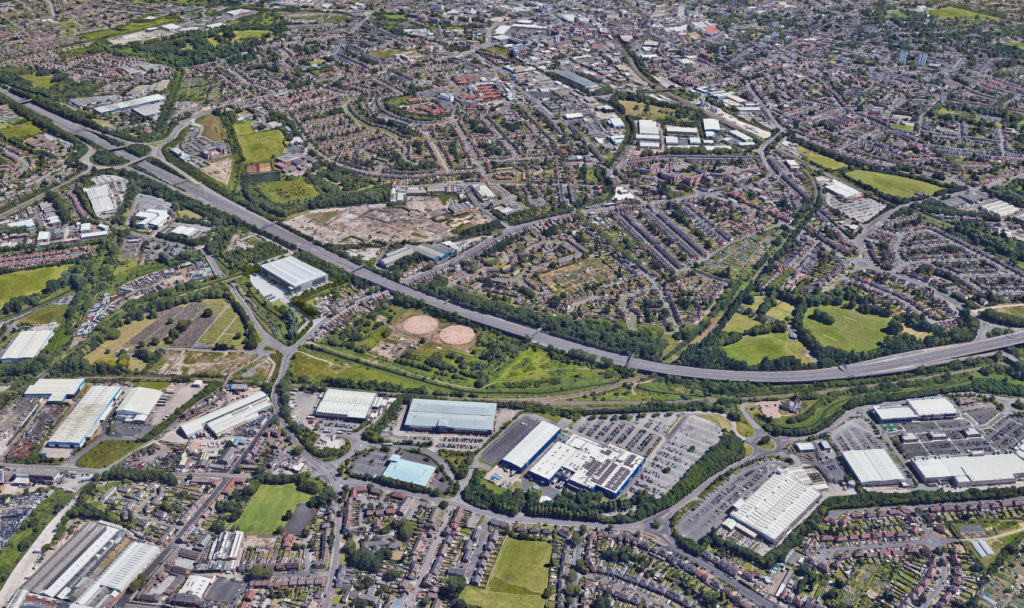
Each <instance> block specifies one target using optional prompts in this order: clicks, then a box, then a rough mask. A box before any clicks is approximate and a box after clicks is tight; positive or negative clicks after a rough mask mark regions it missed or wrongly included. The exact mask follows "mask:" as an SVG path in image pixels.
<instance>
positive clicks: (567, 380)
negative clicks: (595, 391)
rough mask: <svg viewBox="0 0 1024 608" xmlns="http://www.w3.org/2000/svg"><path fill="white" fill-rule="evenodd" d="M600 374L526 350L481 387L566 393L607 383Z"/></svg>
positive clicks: (538, 351) (541, 353)
mask: <svg viewBox="0 0 1024 608" xmlns="http://www.w3.org/2000/svg"><path fill="white" fill-rule="evenodd" d="M607 383H608V380H607V379H606V378H605V377H604V376H602V375H601V374H600V373H598V372H596V371H595V370H592V369H590V368H588V367H584V366H582V365H572V364H569V363H559V362H557V361H555V360H553V359H552V358H551V357H550V356H548V354H547V353H545V352H544V351H542V350H536V349H529V350H524V351H522V352H520V353H519V354H518V355H516V357H515V359H513V360H512V361H511V362H510V363H509V364H508V365H506V366H504V367H502V368H501V369H500V370H499V371H498V373H497V374H496V375H495V376H494V378H493V380H492V381H491V382H490V383H489V384H487V386H486V387H485V388H487V389H491V390H502V389H508V390H511V391H515V390H517V389H525V388H526V387H527V385H529V389H530V390H533V389H535V388H540V387H544V388H550V389H551V390H568V389H570V388H587V387H595V386H600V385H603V384H607Z"/></svg>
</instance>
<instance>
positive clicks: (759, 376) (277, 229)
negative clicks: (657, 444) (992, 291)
mask: <svg viewBox="0 0 1024 608" xmlns="http://www.w3.org/2000/svg"><path fill="white" fill-rule="evenodd" d="M0 93H4V94H7V95H9V96H12V97H17V96H13V95H12V94H11V93H10V92H9V91H6V90H5V89H2V88H0ZM25 105H26V107H27V108H28V109H29V110H31V111H34V112H36V113H38V114H40V115H42V116H45V117H47V118H49V119H51V120H53V121H54V122H55V123H56V124H57V125H58V126H60V127H61V128H63V129H65V130H68V131H70V132H73V133H75V134H76V135H79V136H81V137H82V138H84V139H86V140H88V141H89V142H90V143H92V144H94V145H97V146H99V147H101V148H104V149H107V150H114V149H116V148H117V146H115V145H113V144H111V143H110V142H108V141H106V140H105V139H103V138H101V137H99V136H97V135H96V134H95V133H93V132H92V131H91V130H89V129H88V128H86V127H84V126H82V125H79V124H77V123H74V122H72V121H69V120H67V119H65V118H63V117H61V116H58V115H56V114H54V113H52V112H49V111H47V110H45V109H43V108H41V107H39V106H37V105H36V104H34V103H31V102H29V103H26V104H25ZM118 153H119V154H121V155H122V156H123V157H124V158H126V159H128V160H131V161H136V160H137V157H135V156H134V155H132V154H130V153H128V152H127V151H124V150H119V151H118ZM132 169H133V170H136V171H139V170H141V171H143V172H145V173H147V174H149V175H150V176H152V177H154V178H156V179H157V180H159V181H161V182H163V183H165V184H166V185H168V186H169V187H171V188H174V189H176V190H178V191H180V192H183V193H184V194H187V195H188V196H191V197H193V198H195V199H196V200H199V201H203V202H204V203H206V204H207V205H210V206H211V207H213V208H215V209H218V210H220V211H223V212H225V213H228V214H230V215H233V216H235V217H237V218H239V219H241V220H243V221H244V222H246V223H248V224H249V225H250V226H252V227H253V228H254V229H255V230H257V231H260V232H263V233H265V234H268V235H270V236H272V237H274V238H275V239H277V240H279V241H281V242H284V243H287V244H289V245H291V246H292V247H294V248H296V249H297V250H299V251H304V252H306V253H309V254H311V255H313V256H315V257H317V258H319V259H320V260H322V261H324V262H326V263H327V264H330V265H332V266H335V267H337V268H340V269H342V270H344V271H346V272H348V273H350V274H353V275H355V276H358V277H360V278H362V279H364V280H366V281H368V282H370V283H373V284H375V285H378V286H380V287H382V288H384V289H387V290H388V291H390V292H392V293H400V294H402V295H405V296H407V297H410V298H413V299H415V300H418V301H419V302H421V303H423V304H425V305H427V306H431V307H434V308H437V309H439V310H442V311H444V312H447V313H450V314H453V315H457V316H459V317H461V318H463V319H465V320H466V321H469V322H471V323H476V324H478V325H482V326H485V327H489V328H491V329H495V330H498V331H501V332H504V333H507V334H510V335H513V336H517V337H520V338H523V339H528V340H532V341H533V342H535V343H537V344H540V345H543V346H548V347H551V348H556V349H559V350H563V351H570V350H580V351H584V352H587V353H590V354H592V355H594V356H596V357H607V358H608V359H610V360H611V361H612V362H613V363H615V364H617V365H622V366H626V367H630V368H633V369H635V370H637V371H642V372H650V373H658V374H664V375H668V376H679V377H686V378H699V379H704V380H723V381H733V382H761V383H768V384H793V383H803V382H821V381H829V380H851V379H855V378H866V377H874V376H885V375H890V374H894V373H899V372H905V371H911V370H914V369H917V368H919V367H927V366H932V365H940V364H942V363H947V362H949V361H952V360H955V359H960V358H964V357H971V356H977V355H981V354H985V353H990V352H994V351H997V350H1002V349H1004V348H1007V347H1011V346H1017V345H1020V344H1024V332H1014V333H1011V334H1008V335H1005V336H998V337H995V338H987V339H984V340H976V341H974V342H969V343H964V344H951V345H948V346H940V347H935V348H929V349H923V350H917V351H912V352H907V353H900V354H897V355H889V356H886V357H880V358H877V359H870V360H867V361H860V362H858V363H851V364H849V365H846V366H841V367H827V368H819V369H802V370H792V371H739V370H726V369H708V368H701V367H691V366H686V365H676V364H671V363H661V362H658V361H650V360H646V359H640V358H637V357H632V356H628V357H627V356H625V355H621V354H618V353H613V352H610V351H606V350H603V349H599V348H595V347H592V346H586V345H583V344H580V343H578V342H573V341H571V340H567V339H565V338H560V337H558V336H553V335H551V334H547V333H544V332H542V331H540V330H539V329H538V328H532V327H527V326H525V325H522V324H520V323H516V322H514V321H509V320H507V319H502V318H499V317H496V316H494V315H491V314H487V313H482V312H479V311H476V310H471V309H469V308H466V307H464V306H459V305H458V304H453V303H451V302H448V301H446V300H442V299H440V298H437V297H434V296H431V295H429V294H426V293H423V292H421V291H419V290H417V289H415V288H413V287H409V286H407V285H402V284H401V283H398V282H396V281H393V280H391V279H388V278H387V277H384V276H381V275H379V274H377V273H375V272H373V271H371V270H369V269H367V268H366V267H364V266H361V265H359V264H356V263H355V262H352V261H349V260H347V259H345V258H343V257H341V256H339V255H337V254H335V253H333V252H331V251H328V250H327V249H325V248H323V247H321V246H319V245H317V244H315V243H313V242H312V241H310V240H309V239H307V238H305V237H302V236H299V235H297V234H295V233H293V232H291V231H289V230H286V229H285V228H282V227H281V226H279V225H277V224H275V223H274V222H273V221H271V220H268V219H266V218H264V217H262V216H260V215H258V214H256V213H254V212H252V211H250V210H248V209H246V208H245V207H243V206H241V205H239V204H238V203H236V202H234V201H232V200H230V199H228V198H226V197H224V196H222V195H220V194H218V193H217V192H214V191H213V190H211V189H210V188H208V187H206V186H205V185H203V184H201V183H199V182H197V181H195V180H193V179H192V178H191V177H185V176H182V175H180V174H177V173H171V172H169V171H167V170H165V169H162V168H160V167H158V166H156V165H154V164H152V163H151V162H149V161H148V160H141V161H139V162H134V164H133V165H132Z"/></svg>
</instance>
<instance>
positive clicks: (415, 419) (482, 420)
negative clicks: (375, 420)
mask: <svg viewBox="0 0 1024 608" xmlns="http://www.w3.org/2000/svg"><path fill="white" fill-rule="evenodd" d="M497 409H498V404H497V403H493V402H490V403H485V402H482V401H445V400H440V399H413V400H412V403H410V404H409V411H408V413H406V415H405V426H407V427H411V428H419V429H433V428H444V429H452V430H456V431H470V432H487V433H489V432H491V431H492V430H494V415H495V413H496V412H497Z"/></svg>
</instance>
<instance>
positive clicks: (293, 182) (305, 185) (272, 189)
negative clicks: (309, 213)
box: [257, 177, 317, 203]
mask: <svg viewBox="0 0 1024 608" xmlns="http://www.w3.org/2000/svg"><path fill="white" fill-rule="evenodd" d="M257 187H258V188H259V189H260V191H261V192H263V194H264V196H266V197H267V198H269V199H270V200H272V201H273V202H275V203H290V202H292V201H299V200H303V199H307V198H313V197H314V196H316V195H317V191H316V188H314V187H313V184H310V183H309V182H307V181H306V180H304V179H302V178H301V177H296V178H293V179H289V180H286V181H280V182H263V183H261V184H259V185H258V186H257Z"/></svg>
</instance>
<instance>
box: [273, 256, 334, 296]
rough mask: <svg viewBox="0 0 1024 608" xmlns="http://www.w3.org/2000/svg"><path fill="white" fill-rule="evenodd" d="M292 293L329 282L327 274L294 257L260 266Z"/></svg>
mask: <svg viewBox="0 0 1024 608" xmlns="http://www.w3.org/2000/svg"><path fill="white" fill-rule="evenodd" d="M260 268H262V269H263V271H264V272H266V273H267V274H269V275H271V276H272V277H274V278H275V279H277V280H278V281H280V282H281V283H283V284H285V285H287V286H288V288H289V289H290V290H292V291H295V290H299V289H306V288H308V287H310V286H312V285H315V284H316V283H320V282H323V281H326V280H327V273H326V272H324V271H323V270H320V269H319V268H316V267H314V266H310V265H309V264H307V263H305V262H303V261H302V260H300V259H298V258H294V257H290V256H289V257H286V258H281V259H279V260H274V261H272V262H267V263H266V264H263V265H262V266H260Z"/></svg>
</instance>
